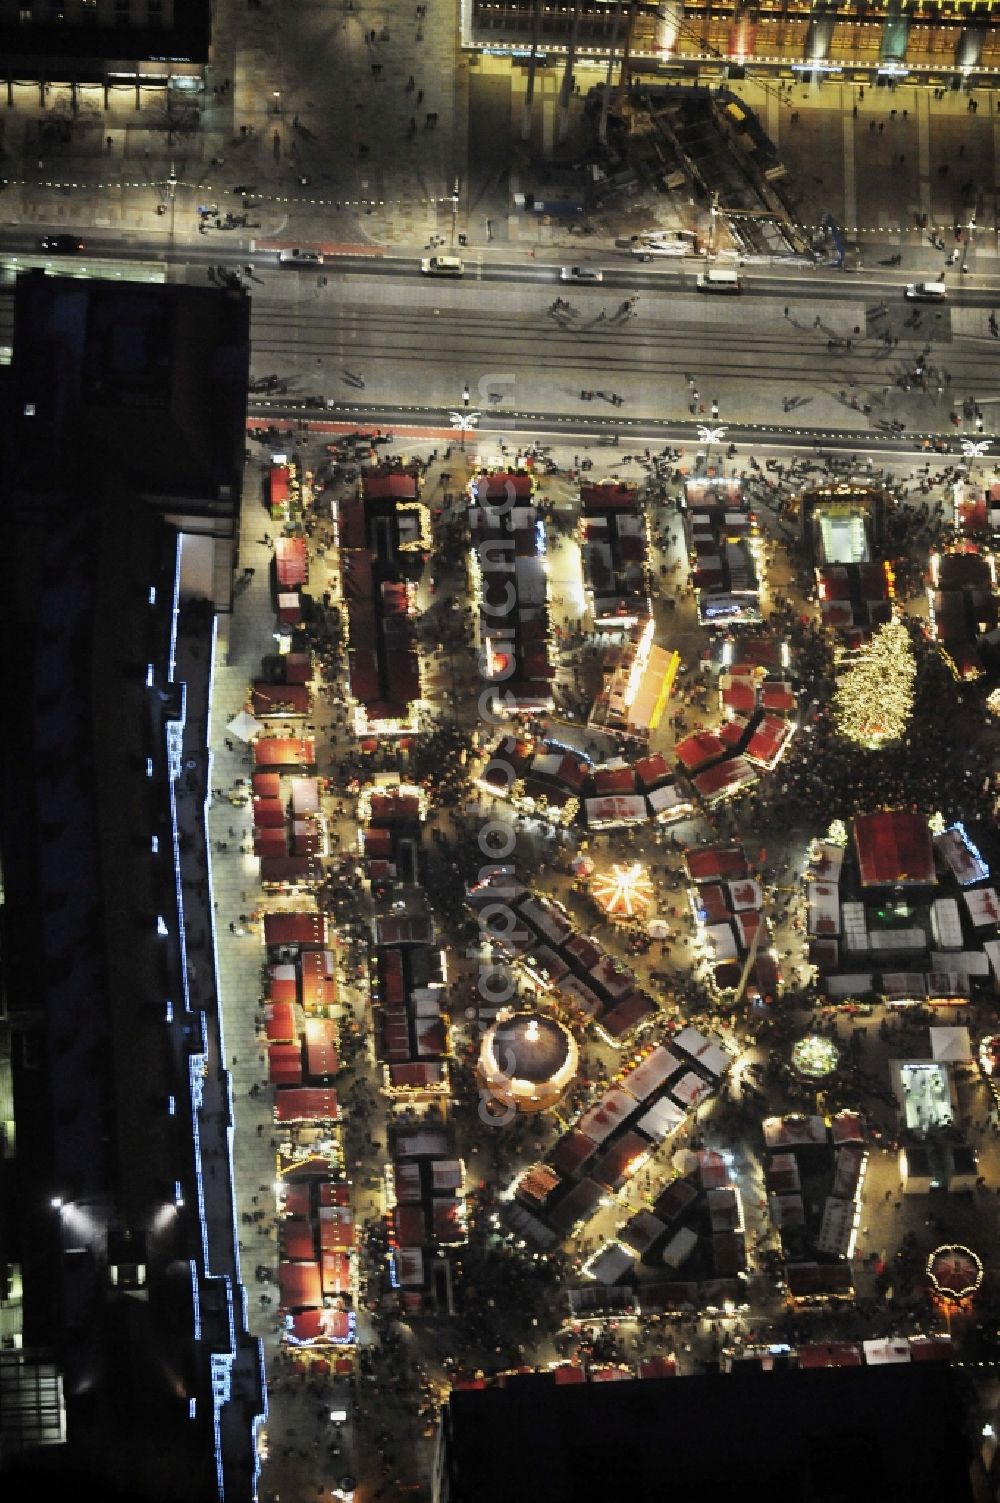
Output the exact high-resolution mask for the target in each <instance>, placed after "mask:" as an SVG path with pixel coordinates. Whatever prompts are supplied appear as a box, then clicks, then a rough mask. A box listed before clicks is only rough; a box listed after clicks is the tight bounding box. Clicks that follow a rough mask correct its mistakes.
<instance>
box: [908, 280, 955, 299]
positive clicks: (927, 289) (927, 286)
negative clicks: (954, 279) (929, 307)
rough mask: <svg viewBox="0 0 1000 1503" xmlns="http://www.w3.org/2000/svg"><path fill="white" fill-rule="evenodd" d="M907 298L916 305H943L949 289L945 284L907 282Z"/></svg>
mask: <svg viewBox="0 0 1000 1503" xmlns="http://www.w3.org/2000/svg"><path fill="white" fill-rule="evenodd" d="M906 296H907V297H908V298H910V299H911V301H912V302H916V303H943V302H944V300H945V298H946V297H947V296H948V289H947V287H946V286H945V284H944V283H943V282H907V284H906Z"/></svg>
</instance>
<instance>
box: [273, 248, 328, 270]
mask: <svg viewBox="0 0 1000 1503" xmlns="http://www.w3.org/2000/svg"><path fill="white" fill-rule="evenodd" d="M278 265H279V266H300V267H310V268H313V267H317V266H322V265H323V256H322V253H321V252H320V251H314V250H283V251H279V252H278Z"/></svg>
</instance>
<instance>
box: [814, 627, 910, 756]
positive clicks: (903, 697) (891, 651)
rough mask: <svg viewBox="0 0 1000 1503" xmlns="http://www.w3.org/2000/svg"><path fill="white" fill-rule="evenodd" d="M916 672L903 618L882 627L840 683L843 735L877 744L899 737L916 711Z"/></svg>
mask: <svg viewBox="0 0 1000 1503" xmlns="http://www.w3.org/2000/svg"><path fill="white" fill-rule="evenodd" d="M916 673H917V665H916V661H915V659H914V656H913V648H912V646H911V644H910V636H909V632H908V631H907V630H906V627H905V626H903V625H901V624H900V622H898V621H890V622H889V623H888V624H887V625H886V626H881V627H879V629H878V631H877V632H876V633H875V635H874V636H873V637H872V639H871V642H870V643H869V644H868V646H867V647H866V648H865V649H864V651H863V653H862V654H861V656H860V658H858V659H857V661H856V662H854V663H852V665H851V666H850V667H849V668H848V669H846V671H845V672H844V673H843V675H842V677H841V679H840V681H839V683H838V684H837V688H836V691H835V693H834V699H833V705H834V714H835V716H836V721H837V727H838V729H839V731H840V733H841V735H842V736H846V737H847V739H848V740H849V741H857V742H858V743H859V745H861V746H867V747H870V748H873V749H877V748H878V747H880V746H885V745H886V744H887V743H888V742H890V741H898V740H899V739H900V737H901V736H902V735H903V733H904V732H905V730H906V727H907V724H908V722H909V719H910V715H911V714H912V713H913V683H914V679H915V678H916Z"/></svg>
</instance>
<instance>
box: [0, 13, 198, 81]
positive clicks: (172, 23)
mask: <svg viewBox="0 0 1000 1503" xmlns="http://www.w3.org/2000/svg"><path fill="white" fill-rule="evenodd" d="M211 12H212V8H211V0H0V78H2V79H3V81H4V83H5V84H6V86H7V93H8V98H7V102H8V104H9V103H10V102H11V91H12V89H13V87H14V86H15V85H16V84H19V83H32V82H37V83H38V84H39V85H53V84H56V85H58V84H70V85H87V84H96V85H102V86H103V87H104V89H105V103H107V94H108V91H110V90H112V89H115V88H131V87H138V86H145V87H150V86H160V87H163V88H167V87H168V86H172V87H173V89H174V90H176V91H177V92H179V93H182V94H183V93H184V92H186V91H191V90H196V89H197V88H198V87H199V86H200V84H201V79H202V73H203V69H204V65H205V63H206V62H207V61H208V56H209V43H210V38H211ZM44 102H45V101H44V98H43V100H42V103H43V104H44Z"/></svg>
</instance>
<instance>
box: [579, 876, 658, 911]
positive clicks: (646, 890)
mask: <svg viewBox="0 0 1000 1503" xmlns="http://www.w3.org/2000/svg"><path fill="white" fill-rule="evenodd" d="M590 891H591V894H592V896H593V899H594V902H595V903H596V904H597V906H598V907H599V908H600V909H601V911H602V912H603V913H605V914H606V915H607V917H608V918H609V919H615V920H617V921H618V922H619V923H621V922H623V921H625V920H626V919H646V918H648V917H649V915H650V912H651V911H652V908H653V904H654V900H655V893H654V890H653V883H652V879H651V878H650V875H649V873H648V871H647V870H646V868H645V867H644V866H641V865H640V864H639V862H638V861H636V862H633V864H632V865H631V866H617V865H616V866H612V868H611V870H610V871H609V872H601V873H599V875H598V876H596V877H595V878H594V880H593V882H592V883H591V885H590Z"/></svg>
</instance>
